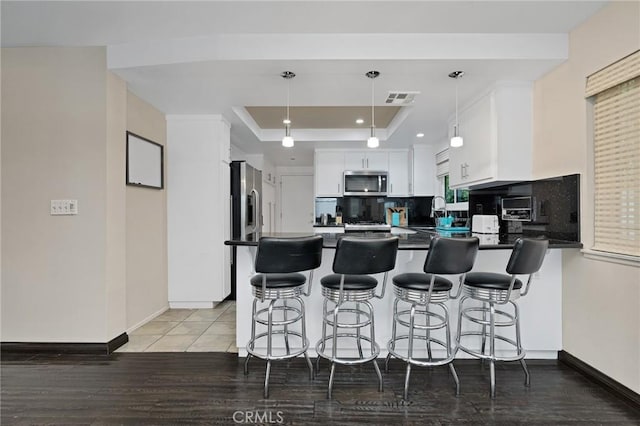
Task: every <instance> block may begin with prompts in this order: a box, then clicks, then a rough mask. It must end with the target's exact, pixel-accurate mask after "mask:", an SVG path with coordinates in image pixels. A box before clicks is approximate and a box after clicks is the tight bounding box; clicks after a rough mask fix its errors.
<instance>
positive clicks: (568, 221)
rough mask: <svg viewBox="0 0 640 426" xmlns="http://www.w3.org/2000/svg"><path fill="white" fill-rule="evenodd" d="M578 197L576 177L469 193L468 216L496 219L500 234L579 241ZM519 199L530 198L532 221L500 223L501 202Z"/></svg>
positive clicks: (578, 188)
mask: <svg viewBox="0 0 640 426" xmlns="http://www.w3.org/2000/svg"><path fill="white" fill-rule="evenodd" d="M579 194H580V175H578V174H574V175H567V176H559V177H554V178H548V179H541V180H536V181H530V182H520V183H514V184H510V185H502V186H497V187H493V188H485V189H477V190H471V191H470V192H469V216H473V215H475V214H495V215H498V218H499V222H500V233H519V232H521V233H522V234H523V235H545V236H547V237H549V238H555V239H561V240H568V241H580V211H579V206H580V200H579V197H580V195H579ZM521 196H523V197H531V200H532V207H533V215H534V220H532V221H530V222H517V223H515V222H511V221H504V220H502V217H501V215H502V206H501V201H502V199H503V198H511V197H521ZM518 223H519V224H521V225H522V226H521V227H520V225H519V224H518Z"/></svg>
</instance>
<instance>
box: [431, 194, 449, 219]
mask: <svg viewBox="0 0 640 426" xmlns="http://www.w3.org/2000/svg"><path fill="white" fill-rule="evenodd" d="M438 198H440V199H441V200H442V201H444V207H443V208H441V209H438V210H436V199H438ZM436 211H439V212H443V215H442V217H447V200H446V199H445V198H444V197H441V196H440V195H437V196H435V197H433V199H432V200H431V217H433V218H435V217H437V216H436V214H435V212H436ZM436 225H437V224H436Z"/></svg>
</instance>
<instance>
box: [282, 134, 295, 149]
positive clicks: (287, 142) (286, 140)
mask: <svg viewBox="0 0 640 426" xmlns="http://www.w3.org/2000/svg"><path fill="white" fill-rule="evenodd" d="M282 146H284V147H285V148H291V147H292V146H293V138H292V137H291V136H285V137H284V138H282Z"/></svg>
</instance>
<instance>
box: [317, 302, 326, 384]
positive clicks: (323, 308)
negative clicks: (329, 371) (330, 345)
mask: <svg viewBox="0 0 640 426" xmlns="http://www.w3.org/2000/svg"><path fill="white" fill-rule="evenodd" d="M327 315H328V312H327V299H324V302H323V303H322V336H326V335H327V321H326V318H327ZM324 349H325V340H324V339H322V343H321V344H320V351H321V352H324ZM321 358H322V357H321V356H320V355H316V371H317V372H318V374H319V373H320V359H321Z"/></svg>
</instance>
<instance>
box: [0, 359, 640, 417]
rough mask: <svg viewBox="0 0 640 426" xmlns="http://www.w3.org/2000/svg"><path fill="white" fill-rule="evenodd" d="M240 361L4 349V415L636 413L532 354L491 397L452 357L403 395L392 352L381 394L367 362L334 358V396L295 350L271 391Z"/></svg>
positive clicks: (260, 370) (484, 375)
mask: <svg viewBox="0 0 640 426" xmlns="http://www.w3.org/2000/svg"><path fill="white" fill-rule="evenodd" d="M242 362H243V360H242V359H238V358H237V355H235V354H230V353H118V354H113V355H111V356H87V355H84V356H82V355H35V356H27V355H19V356H18V355H3V359H2V382H1V386H2V390H1V398H2V400H1V402H2V406H1V410H2V425H32V424H92V425H106V424H131V425H146V424H154V425H158V424H180V425H182V424H225V425H234V424H296V425H329V424H336V425H368V426H370V425H395V424H408V425H425V424H436V425H442V424H509V425H512V424H552V425H557V424H612V425H623V424H624V425H627V424H628V425H637V424H640V411H638V410H637V407H634V406H632V405H630V404H628V403H627V402H625V401H624V400H621V399H619V398H617V397H616V396H615V395H612V394H610V393H609V392H608V391H607V390H606V389H604V388H603V387H601V386H599V385H598V384H595V383H593V382H591V381H590V380H588V379H587V378H585V377H584V376H582V375H581V374H580V373H578V372H576V371H574V370H572V369H570V368H568V367H566V366H564V365H562V364H558V363H556V361H530V362H529V368H530V371H531V387H530V388H525V387H524V385H523V373H522V371H521V370H520V367H519V365H518V364H517V363H505V364H498V366H497V368H496V372H497V393H498V395H497V399H496V400H493V401H492V400H491V399H489V397H488V387H489V386H488V380H489V372H488V367H486V366H481V364H480V363H479V362H478V361H471V360H468V361H467V360H464V361H456V364H455V365H456V368H457V370H458V374H459V376H460V380H461V386H462V388H461V394H460V396H459V397H457V398H456V397H455V396H454V392H453V382H452V380H451V377H450V376H449V374H448V369H447V368H446V367H439V368H434V369H423V368H414V369H413V370H412V379H411V388H410V401H408V402H405V401H403V400H402V388H403V383H404V367H403V364H401V363H400V362H397V361H396V362H393V363H392V365H391V369H390V371H389V373H386V374H384V384H385V390H384V392H382V393H379V392H377V385H376V381H377V380H376V376H375V373H374V371H373V367H372V366H371V365H367V366H363V367H344V366H338V367H337V371H336V379H335V384H334V392H333V395H334V398H333V399H332V400H327V399H326V386H327V380H328V368H327V367H328V363H326V362H324V363H322V364H321V365H322V370H321V372H320V374H319V375H318V377H317V378H316V379H315V380H314V381H313V382H311V381H309V379H308V374H307V373H308V371H307V370H306V364H305V363H304V361H303V360H299V359H296V360H294V361H291V362H280V363H275V364H274V365H273V367H272V374H271V395H270V398H269V399H267V400H265V399H263V398H262V385H263V380H264V362H262V361H260V360H255V359H254V360H252V361H251V365H250V374H249V376H244V375H243V371H242ZM380 365H381V366H382V365H383V362H380ZM234 414H235V421H234Z"/></svg>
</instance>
